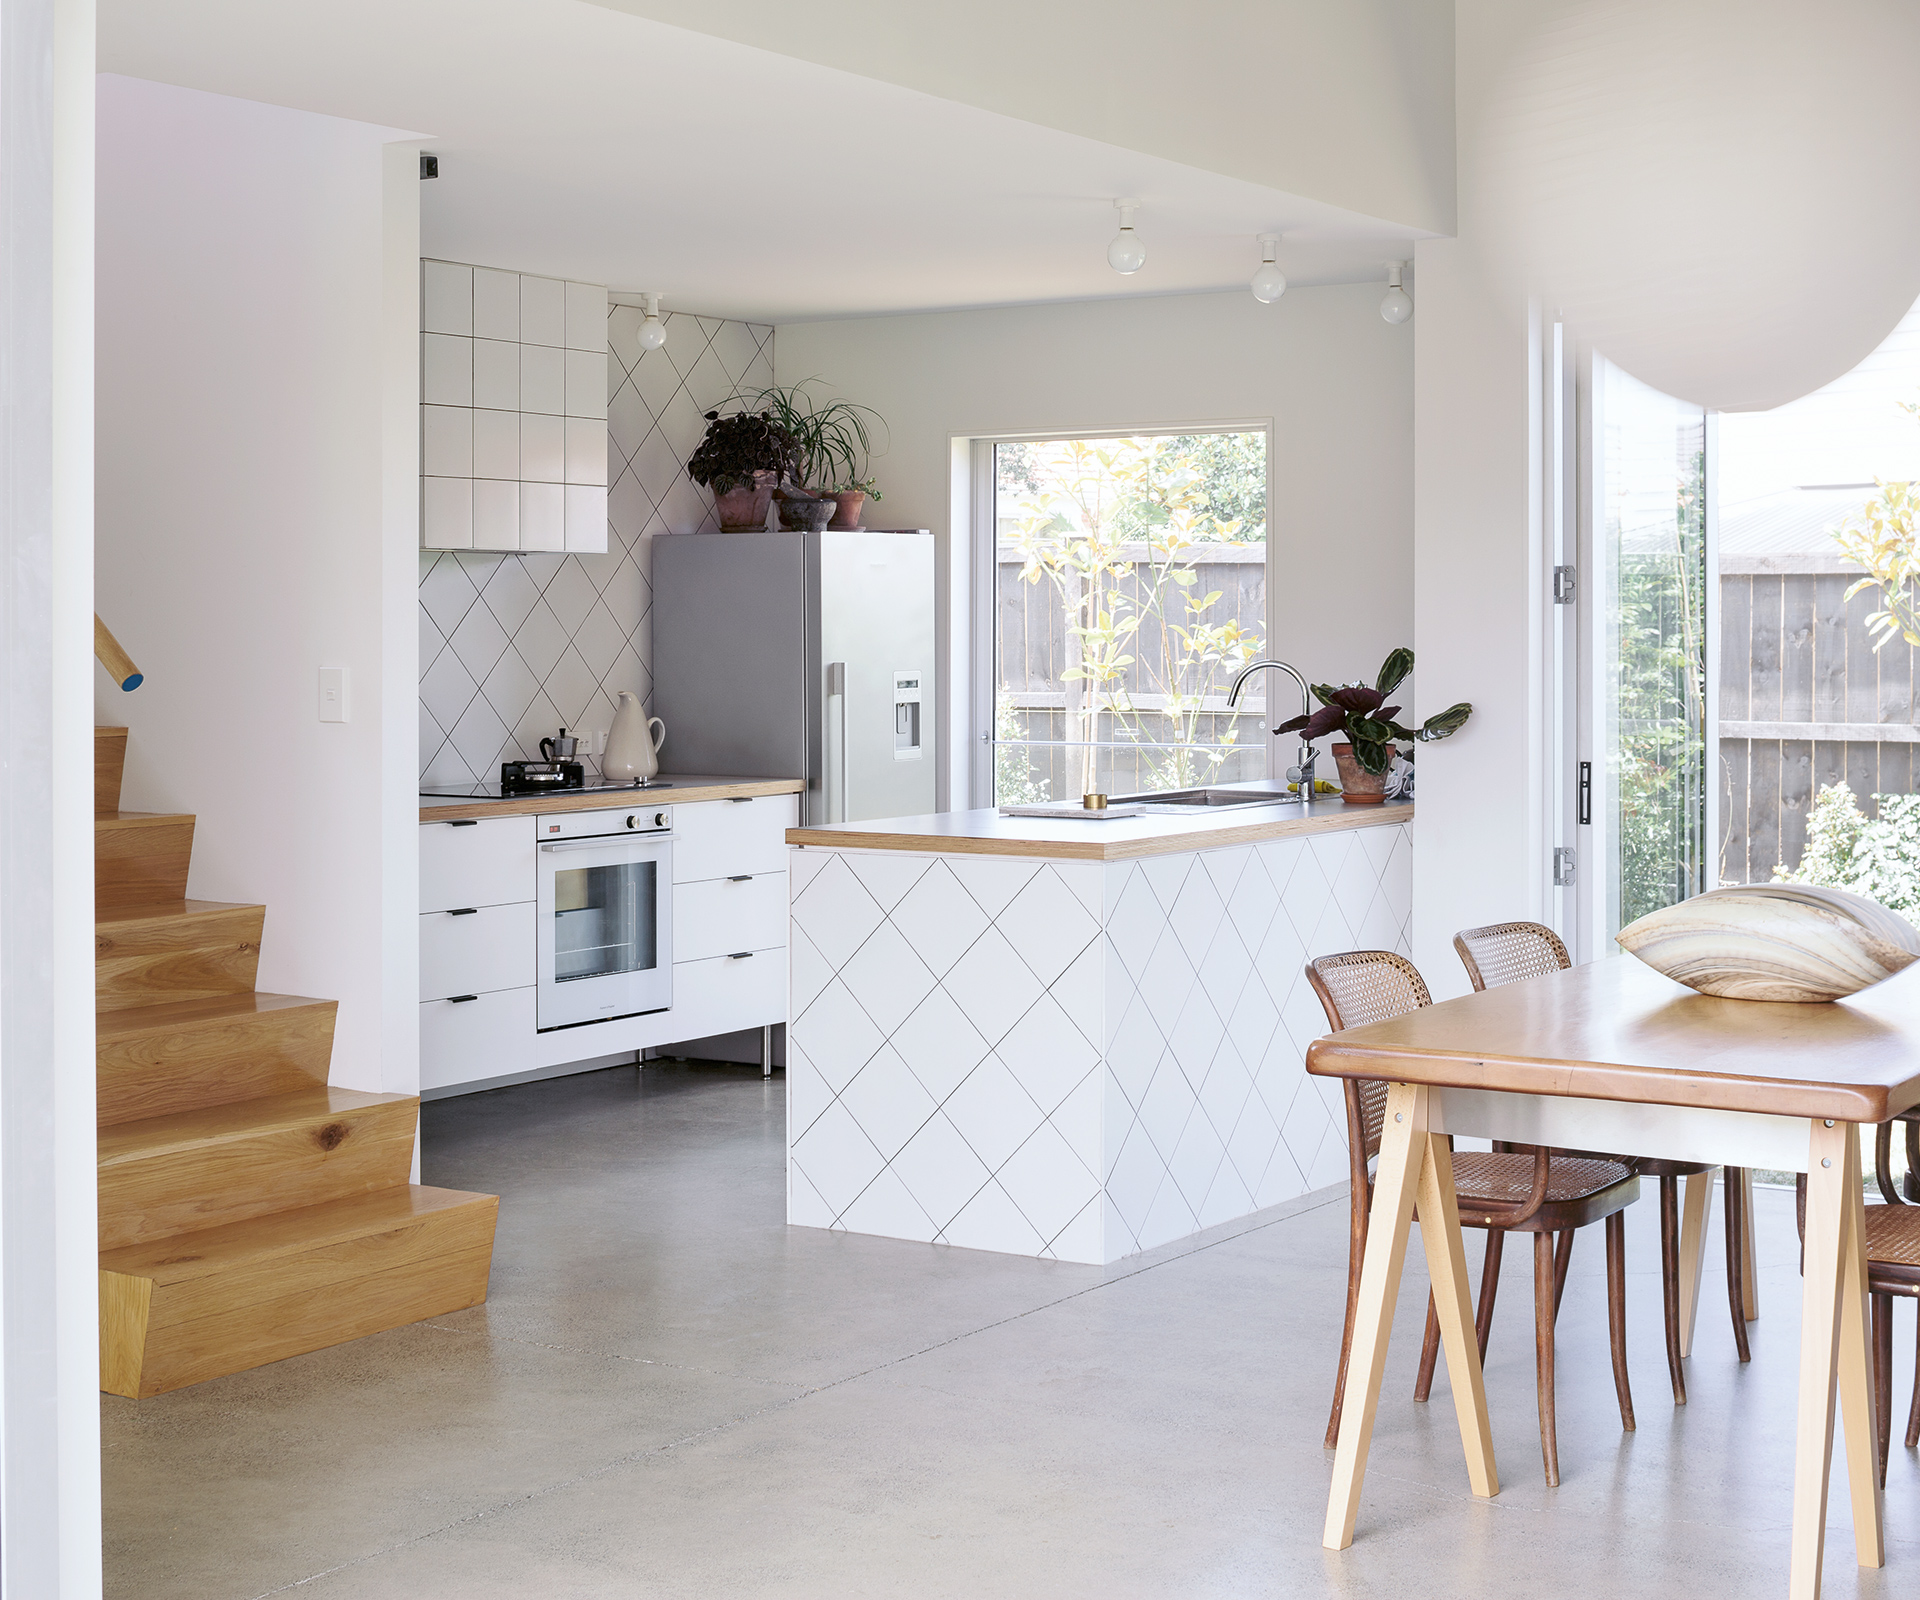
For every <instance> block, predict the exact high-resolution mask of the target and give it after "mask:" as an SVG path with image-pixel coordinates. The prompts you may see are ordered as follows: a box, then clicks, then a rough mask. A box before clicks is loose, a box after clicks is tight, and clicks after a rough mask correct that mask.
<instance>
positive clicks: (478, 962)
mask: <svg viewBox="0 0 1920 1600" xmlns="http://www.w3.org/2000/svg"><path fill="white" fill-rule="evenodd" d="M533 917H534V906H533V903H532V902H531V901H527V902H523V903H522V904H520V905H512V906H481V907H479V908H478V909H477V910H472V911H467V910H461V911H428V912H425V913H423V914H422V916H421V918H420V998H421V999H422V1000H441V999H445V998H446V997H447V996H448V995H455V994H486V993H488V992H489V991H491V990H495V989H523V988H525V987H526V986H527V985H528V984H529V983H530V982H532V981H533V978H534V959H535V953H534V943H533V938H534V935H533Z"/></svg>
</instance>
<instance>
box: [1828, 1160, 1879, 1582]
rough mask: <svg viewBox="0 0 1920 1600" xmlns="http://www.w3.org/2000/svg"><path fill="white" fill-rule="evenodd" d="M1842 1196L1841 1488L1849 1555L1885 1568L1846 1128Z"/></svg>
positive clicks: (1861, 1224)
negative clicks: (1846, 1501)
mask: <svg viewBox="0 0 1920 1600" xmlns="http://www.w3.org/2000/svg"><path fill="white" fill-rule="evenodd" d="M1841 1126H1843V1127H1846V1129H1847V1133H1848V1136H1849V1137H1848V1139H1847V1151H1848V1154H1849V1157H1850V1160H1851V1165H1850V1166H1849V1168H1848V1171H1847V1194H1846V1201H1845V1206H1844V1212H1845V1214H1844V1216H1843V1217H1842V1219H1841V1220H1842V1222H1843V1223H1844V1225H1845V1227H1846V1238H1845V1240H1844V1242H1843V1245H1842V1251H1841V1257H1840V1360H1839V1373H1838V1377H1839V1386H1840V1426H1841V1429H1842V1430H1843V1432H1844V1433H1845V1435H1846V1441H1847V1488H1848V1490H1849V1492H1850V1493H1851V1495H1852V1498H1853V1547H1854V1554H1855V1556H1856V1557H1857V1558H1858V1560H1859V1562H1860V1565H1861V1566H1863V1567H1884V1566H1885V1565H1886V1564H1887V1546H1886V1532H1885V1528H1884V1526H1883V1524H1882V1520H1881V1493H1880V1429H1879V1426H1878V1424H1877V1421H1876V1419H1875V1416H1874V1404H1875V1395H1874V1384H1873V1358H1872V1355H1871V1353H1870V1347H1869V1344H1868V1316H1867V1249H1866V1244H1867V1239H1866V1226H1867V1219H1866V1214H1865V1213H1866V1203H1865V1198H1864V1196H1863V1194H1862V1189H1863V1187H1864V1185H1863V1184H1862V1183H1861V1181H1860V1177H1861V1174H1860V1140H1859V1137H1858V1133H1857V1130H1856V1129H1855V1128H1854V1127H1851V1126H1848V1125H1847V1124H1844V1123H1843V1124H1841Z"/></svg>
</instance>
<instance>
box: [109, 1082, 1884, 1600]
mask: <svg viewBox="0 0 1920 1600" xmlns="http://www.w3.org/2000/svg"><path fill="white" fill-rule="evenodd" d="M782 1100H783V1087H782V1081H781V1080H780V1079H778V1078H776V1079H775V1080H774V1081H773V1083H772V1084H771V1085H767V1086H763V1085H762V1083H761V1081H760V1077H759V1074H758V1071H757V1070H752V1069H738V1068H717V1067H715V1068H688V1067H679V1066H649V1067H648V1068H647V1069H646V1071H645V1073H644V1074H641V1073H636V1072H635V1071H634V1070H633V1069H631V1068H623V1069H617V1070H613V1071H608V1072H601V1073H595V1074H592V1075H588V1076H583V1077H578V1078H571V1079H562V1080H557V1081H553V1082H548V1083H543V1084H533V1085H526V1086H522V1087H519V1088H514V1089H509V1090H503V1091H499V1092H496V1093H493V1094H486V1095H478V1096H473V1097H469V1098H466V1099H461V1100H451V1101H442V1102H439V1103H437V1104H433V1105H429V1106H428V1107H427V1108H426V1112H425V1116H426V1122H425V1130H426V1131H425V1176H426V1180H427V1181H428V1182H430V1183H440V1184H446V1185H450V1186H454V1187H458V1188H467V1189H485V1190H491V1191H496V1192H498V1193H499V1194H500V1196H501V1207H500V1234H499V1246H498V1251H497V1254H496V1256H495V1258H494V1270H493V1284H492V1297H491V1299H490V1300H489V1302H488V1303H487V1304H486V1305H485V1306H483V1307H480V1308H477V1309H475V1310H472V1311H466V1312H461V1313H459V1314H457V1315H454V1316H449V1317H443V1318H439V1319H437V1320H435V1321H433V1322H430V1323H424V1324H419V1325H416V1326H414V1327H410V1328H402V1329H398V1330H396V1331H394V1332H391V1333H386V1334H380V1335H377V1336H375V1337H373V1338H369V1339H363V1340H361V1341H359V1342H358V1343H355V1344H351V1345H347V1346H344V1347H342V1348H339V1349H335V1350H328V1351H322V1352H320V1353H317V1354H315V1355H311V1356H305V1357H301V1358H299V1359H297V1360H292V1361H285V1362H281V1363H278V1364H277V1365H274V1366H270V1367H265V1368H262V1369H260V1370H258V1371H255V1372H248V1373H242V1374H239V1375H238V1376H235V1377H231V1378H225V1379H221V1380H218V1381H216V1382H212V1383H206V1384H202V1385H200V1386H198V1387H197V1388H192V1389H187V1390H183V1391H181V1392H179V1393H176V1394H171V1395H164V1396H161V1397H159V1398H157V1399H153V1400H147V1401H140V1402H132V1401H126V1400H120V1399H111V1398H110V1399H107V1400H106V1401H105V1402H104V1407H105V1410H104V1436H105V1473H106V1528H107V1539H106V1560H107V1593H108V1595H109V1596H116V1597H117V1596H136V1595H137V1596H140V1597H141V1600H249V1597H253V1596H261V1595H270V1594H280V1593H283V1592H285V1591H287V1590H289V1589H296V1588H297V1589H298V1591H299V1593H300V1594H301V1595H303V1596H309V1597H311V1600H348V1597H352V1600H390V1597H391V1600H400V1597H406V1600H441V1597H449V1600H451V1597H458V1600H495V1597H501V1600H504V1597H509V1596H511V1597H513V1600H527V1597H535V1600H571V1597H576V1596H578V1597H595V1600H597V1597H601V1596H609V1597H612V1596H618V1597H634V1596H647V1597H651V1596H687V1597H694V1596H699V1597H703V1600H704V1597H714V1596H727V1597H731V1596H781V1597H805V1596H836V1597H837V1596H869V1595H871V1596H911V1597H919V1596H965V1597H984V1596H1046V1597H1048V1600H1066V1597H1080V1596H1088V1597H1102V1600H1112V1597H1131V1596H1156V1597H1157V1596H1168V1597H1182V1600H1184V1597H1190V1596H1192V1597H1197V1596H1214V1595H1261V1596H1287V1597H1292V1596H1317V1595H1346V1594H1362V1593H1365V1594H1375V1595H1378V1594H1396V1593H1419V1594H1423V1595H1433V1596H1456V1595H1467V1594H1472V1595H1476V1596H1485V1597H1503V1596H1528V1597H1537V1596H1551V1595H1567V1594H1580V1595H1585V1596H1612V1595H1621V1596H1627V1595H1632V1596H1652V1595H1671V1594H1680V1593H1685V1594H1687V1595H1688V1596H1690V1597H1693V1600H1709V1597H1719V1596H1726V1597H1734V1596H1738V1597H1741V1600H1748V1597H1752V1596H1764V1595H1775V1594H1782V1593H1784V1592H1785V1572H1786V1559H1787V1531H1786V1520H1787V1513H1788V1500H1789V1489H1790V1481H1791V1457H1792V1440H1793V1399H1794V1396H1793V1390H1794V1380H1795V1360H1796V1350H1797V1345H1798V1318H1797V1306H1798V1277H1797V1272H1796V1265H1795V1262H1796V1254H1795V1245H1794V1230H1793V1219H1792V1196H1791V1195H1790V1194H1780V1193H1766V1194H1763V1196H1762V1201H1761V1218H1760V1228H1761V1234H1760V1246H1761V1250H1760V1253H1761V1258H1762V1263H1763V1265H1762V1275H1761V1284H1762V1310H1763V1315H1762V1318H1761V1320H1760V1321H1759V1322H1757V1323H1755V1324H1754V1325H1753V1329H1752V1334H1753V1351H1754V1359H1753V1362H1752V1365H1751V1366H1748V1367H1745V1368H1742V1367H1740V1366H1738V1365H1737V1364H1736V1362H1735V1361H1734V1359H1733V1352H1732V1338H1731V1332H1730V1330H1729V1327H1728V1323H1727V1316H1726V1312H1725V1310H1724V1305H1725V1298H1724V1290H1723V1279H1722V1277H1721V1275H1720V1273H1719V1267H1718V1262H1717V1261H1716V1262H1715V1263H1714V1265H1713V1266H1712V1267H1711V1268H1710V1269H1709V1276H1708V1281H1707V1293H1708V1296H1709V1298H1708V1301H1707V1304H1706V1305H1705V1307H1704V1308H1703V1310H1702V1313H1701V1319H1700V1332H1699V1337H1698V1341H1697V1344H1696V1353H1695V1355H1694V1357H1693V1359H1692V1361H1691V1362H1690V1363H1689V1366H1690V1368H1691V1372H1690V1383H1691V1388H1692V1403H1691V1404H1690V1405H1688V1406H1687V1407H1686V1408H1685V1409H1684V1410H1675V1409H1674V1408H1673V1406H1672V1404H1671V1399H1670V1395H1669V1392H1668V1389H1667V1381H1666V1371H1665V1363H1664V1360H1663V1357H1662V1353H1661V1345H1660V1316H1659V1280H1658V1277H1657V1275H1656V1272H1657V1260H1658V1257H1657V1250H1656V1247H1655V1233H1654V1215H1653V1210H1654V1208H1653V1206H1652V1204H1651V1203H1647V1202H1643V1203H1642V1204H1640V1205H1638V1206H1636V1207H1635V1208H1634V1215H1633V1216H1632V1228H1631V1230H1630V1240H1629V1252H1630V1258H1629V1259H1630V1265H1631V1267H1632V1268H1633V1273H1634V1275H1633V1277H1632V1280H1631V1286H1630V1295H1631V1319H1632V1338H1633V1348H1632V1371H1633V1378H1634V1383H1635V1391H1634V1393H1635V1400H1636V1403H1637V1409H1638V1412H1639V1422H1640V1427H1639V1431H1638V1432H1637V1433H1634V1434H1631V1435H1623V1434H1622V1433H1621V1431H1620V1425H1619V1418H1618V1414H1617V1412H1616V1411H1615V1409H1614V1398H1613V1385H1612V1381H1611V1377H1610V1373H1609V1368H1608V1364H1607V1353H1606V1336H1605V1295H1604V1276H1603V1271H1602V1252H1601V1249H1600V1244H1599V1238H1598V1230H1597V1229H1595V1230H1591V1234H1590V1236H1583V1237H1582V1239H1581V1241H1580V1246H1579V1249H1578V1250H1577V1251H1576V1253H1575V1256H1574V1263H1573V1271H1572V1278H1571V1280H1570V1283H1569V1286H1568V1290H1567V1298H1566V1304H1565V1307H1564V1310H1563V1312H1562V1316H1561V1337H1560V1341H1559V1352H1560V1356H1559V1359H1560V1375H1561V1383H1560V1460H1561V1471H1562V1475H1563V1481H1562V1484H1561V1487H1560V1488H1558V1489H1556V1490H1549V1489H1547V1488H1545V1487H1544V1485H1543V1483H1542V1480H1541V1473H1540V1461H1539V1450H1538V1439H1537V1435H1536V1432H1535V1421H1534V1396H1533V1350H1532V1334H1531V1316H1530V1298H1531V1289H1530V1283H1529V1279H1528V1276H1527V1272H1528V1255H1527V1252H1526V1251H1524V1250H1510V1251H1509V1252H1508V1271H1507V1273H1506V1275H1505V1277H1504V1278H1503V1284H1502V1296H1503V1301H1502V1304H1503V1311H1502V1314H1501V1316H1500V1317H1499V1319H1498V1322H1497V1325H1496V1328H1495V1332H1494V1337H1493V1346H1492V1350H1491V1353H1490V1357H1489V1362H1488V1387H1489V1393H1490V1397H1491V1403H1492V1411H1493V1424H1494V1436H1495V1442H1496V1445H1497V1447H1498V1450H1499V1456H1500V1465H1501V1470H1502V1473H1503V1475H1504V1480H1505V1487H1504V1489H1503V1492H1502V1493H1501V1494H1500V1496H1499V1497H1498V1498H1497V1499H1495V1500H1492V1501H1475V1500H1473V1499H1472V1498H1471V1497H1470V1496H1469V1494H1468V1492H1467V1486H1466V1480H1465V1473H1464V1471H1463V1469H1462V1467H1461V1464H1460V1454H1459V1443H1458V1438H1457V1435H1456V1434H1455V1433H1454V1425H1453V1416H1452V1407H1451V1405H1450V1404H1449V1403H1448V1401H1447V1399H1446V1394H1445V1378H1444V1375H1443V1376H1442V1377H1441V1379H1440V1381H1439V1383H1438V1384H1437V1386H1436V1392H1435V1395H1434V1403H1433V1404H1431V1405H1429V1406H1418V1407H1416V1406H1415V1405H1414V1404H1413V1403H1412V1401H1411V1399H1410V1391H1411V1388H1412V1378H1411V1373H1412V1365H1413V1361H1414V1356H1415V1353H1416V1351H1415V1346H1416V1345H1417V1340H1418V1332H1419V1324H1418V1317H1419V1313H1420V1310H1421V1305H1422V1301H1423V1298H1424V1297H1423V1295H1422V1294H1419V1293H1416V1292H1415V1287H1416V1285H1421V1286H1423V1285H1424V1279H1423V1278H1421V1276H1420V1271H1419V1268H1418V1266H1417V1255H1418V1252H1417V1251H1416V1252H1415V1253H1414V1258H1413V1259H1411V1260H1410V1262H1409V1269H1408V1278H1409V1284H1408V1289H1407V1292H1406V1293H1405V1294H1404V1295H1403V1301H1402V1305H1403V1314H1402V1317H1401V1320H1400V1324H1399V1329H1398V1332H1397V1334H1396V1339H1395V1344H1394V1348H1393V1351H1392V1357H1391V1365H1390V1370H1389V1378H1388V1381H1389V1390H1388V1394H1387V1396H1386V1398H1385V1399H1384V1400H1383V1402H1382V1407H1381V1419H1380V1426H1379V1429H1378V1432H1377V1435H1376V1442H1375V1446H1374V1457H1373V1470H1372V1472H1371V1473H1370V1474H1369V1476H1368V1479H1367V1486H1366V1499H1365V1504H1364V1507H1363V1509H1362V1512H1361V1519H1360V1528H1359V1537H1358V1539H1357V1541H1356V1542H1355V1544H1354V1545H1353V1547H1352V1549H1350V1550H1348V1551H1347V1552H1345V1553H1344V1554H1341V1555H1333V1554H1329V1553H1327V1552H1325V1551H1323V1550H1322V1549H1321V1548H1320V1542H1319V1534H1320V1524H1321V1517H1322V1514H1323V1508H1324V1504H1325V1494H1326V1486H1327V1479H1328V1473H1329V1469H1330V1461H1331V1458H1330V1457H1329V1456H1328V1455H1327V1454H1326V1453H1324V1452H1323V1451H1322V1450H1321V1448H1320V1436H1321V1431H1322V1429H1323V1428H1324V1426H1325V1420H1326V1405H1327V1399H1328V1385H1329V1380H1330V1378H1331V1374H1332V1365H1333V1359H1334V1354H1335V1351H1336V1348H1337V1345H1338V1339H1339V1328H1340V1312H1341V1305H1342V1295H1343V1290H1344V1283H1345V1256H1346V1205H1345V1200H1344V1197H1343V1196H1334V1197H1320V1198H1317V1199H1311V1200H1308V1201H1305V1202H1300V1203H1297V1204H1295V1205H1293V1206H1290V1207H1282V1208H1278V1209H1276V1210H1273V1211H1268V1212H1263V1213H1261V1214H1260V1215H1258V1216H1256V1217H1253V1218H1249V1219H1246V1220H1244V1221H1242V1222H1239V1223H1234V1224H1229V1225H1227V1226H1224V1227H1221V1228H1217V1229H1214V1230H1213V1231H1211V1232H1210V1233H1207V1234H1203V1235H1200V1236H1199V1237H1197V1238H1195V1239H1192V1240H1188V1241H1185V1242H1183V1243H1180V1244H1176V1245H1171V1246H1168V1247H1166V1248H1164V1249H1161V1250H1157V1251H1154V1252H1152V1253H1151V1254H1149V1255H1145V1256H1139V1257H1135V1258H1132V1259H1130V1260H1128V1261H1126V1262H1122V1263H1120V1264H1118V1265H1116V1266H1113V1267H1109V1268H1098V1267H1082V1266H1070V1265H1064V1264H1060V1263H1055V1262H1040V1261H1030V1260H1025V1259H1022V1258H1017V1257H1012V1256H999V1255H989V1254H983V1253H978V1252H973V1251H966V1250H954V1249H947V1248H942V1247H937V1246H930V1245H916V1244H909V1243H902V1242H898V1241H894V1240H888V1239H875V1238H863V1237H858V1236H853V1235H846V1234H828V1233H822V1232H814V1231H811V1230H807V1229H794V1230H789V1229H787V1228H786V1227H785V1226H784V1225H783V1224H782V1221H781V1217H782V1198H781V1197H782V1192H783V1185H782V1174H781V1159H782ZM1649 1198H1650V1197H1649ZM1716 1215H1717V1211H1716ZM1911 1316H1912V1313H1911V1310H1910V1308H1908V1307H1902V1310H1901V1314H1900V1319H1899V1323H1898V1346H1897V1348H1898V1349H1899V1351H1900V1352H1901V1357H1900V1365H1901V1368H1902V1370H1901V1375H1900V1377H1899V1379H1898V1382H1897V1387H1896V1396H1897V1404H1898V1409H1899V1414H1900V1416H1901V1417H1903V1418H1904V1415H1905V1410H1906V1402H1907V1395H1908V1393H1909V1388H1908V1385H1909V1382H1910V1376H1909V1374H1910V1372H1911V1366H1910V1362H1911V1357H1912V1352H1913V1332H1912V1328H1913V1324H1912V1320H1911ZM1443 1370H1444V1369H1443ZM1846 1504H1847V1501H1846V1493H1845V1480H1844V1468H1842V1467H1840V1466H1839V1465H1838V1463H1836V1467H1835V1498H1834V1512H1833V1518H1832V1522H1833V1527H1832V1531H1831V1533H1830V1535H1829V1543H1828V1555H1827V1568H1826V1571H1827V1593H1828V1594H1829V1595H1831V1596H1835V1597H1844V1596H1855V1595H1870V1596H1885V1597H1891V1596H1894V1595H1912V1594H1914V1593H1916V1592H1920V1461H1917V1460H1916V1459H1915V1456H1914V1454H1913V1453H1912V1452H1907V1451H1902V1450H1900V1449H1899V1444H1898V1439H1897V1438H1896V1441H1895V1457H1894V1461H1893V1465H1892V1471H1891V1474H1890V1476H1889V1480H1888V1493H1887V1512H1888V1532H1889V1538H1888V1565H1887V1567H1886V1569H1885V1570H1884V1571H1881V1572H1877V1573H1875V1572H1863V1571H1860V1570H1859V1569H1858V1568H1856V1566H1855V1565H1854V1560H1853V1552H1852V1537H1851V1532H1850V1529H1849V1524H1848V1520H1847V1514H1846Z"/></svg>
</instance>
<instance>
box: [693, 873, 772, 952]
mask: <svg viewBox="0 0 1920 1600" xmlns="http://www.w3.org/2000/svg"><path fill="white" fill-rule="evenodd" d="M786 943H787V875H786V874H785V873H784V872H763V873H761V874H760V875H759V876H758V877H749V876H746V875H744V874H743V875H739V876H735V877H728V878H709V879H707V880H706V881H705V882H703V883H682V884H676V885H675V886H674V891H673V959H674V961H675V962H676V963H679V962H684V961H704V960H705V959H707V958H708V957H709V956H724V955H731V954H733V953H734V952H735V951H736V950H780V949H784V948H785V947H786Z"/></svg>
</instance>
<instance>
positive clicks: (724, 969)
mask: <svg viewBox="0 0 1920 1600" xmlns="http://www.w3.org/2000/svg"><path fill="white" fill-rule="evenodd" d="M786 1020H787V960H786V952H785V950H783V949H782V950H756V951H753V952H751V953H745V954H739V955H725V956H712V957H709V958H708V959H707V960H705V961H676V962H675V963H674V964H673V1031H672V1034H671V1035H670V1037H672V1038H674V1039H706V1038H711V1037H712V1036H713V1035H714V1034H718V1033H732V1032H734V1031H735V1030H737V1029H740V1028H759V1027H764V1026H766V1024H768V1023H770V1022H785V1021H786Z"/></svg>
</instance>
